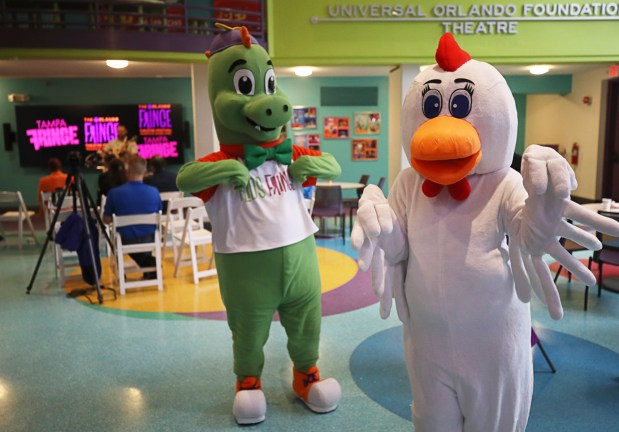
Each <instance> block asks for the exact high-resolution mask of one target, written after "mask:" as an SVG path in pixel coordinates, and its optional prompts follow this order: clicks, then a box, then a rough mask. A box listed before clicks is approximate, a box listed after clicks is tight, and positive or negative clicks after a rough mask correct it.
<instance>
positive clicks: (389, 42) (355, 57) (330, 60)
mask: <svg viewBox="0 0 619 432" xmlns="http://www.w3.org/2000/svg"><path fill="white" fill-rule="evenodd" d="M555 3H560V4H562V5H567V6H569V7H572V8H574V11H573V12H574V15H573V16H569V17H567V18H570V19H574V18H576V19H589V18H592V16H593V15H597V18H600V17H601V18H605V19H604V20H597V21H593V20H587V21H584V20H579V21H575V20H572V21H550V20H548V18H552V17H551V16H550V15H551V13H552V10H547V11H544V10H541V12H540V10H538V9H535V8H540V7H541V8H544V7H545V5H548V6H549V7H550V8H556V7H557V6H556V5H553V4H555ZM267 4H268V28H269V50H270V52H271V55H272V57H273V59H274V60H276V61H277V64H280V65H300V64H309V65H328V64H331V65H335V64H348V65H362V64H365V65H367V64H383V65H389V64H392V65H395V64H407V63H417V64H428V63H434V61H433V59H434V52H435V50H436V46H437V42H438V40H439V38H440V36H441V35H442V34H443V33H444V31H449V30H451V31H452V32H453V27H449V26H450V24H446V25H443V23H453V22H462V21H469V22H472V24H470V25H471V26H473V27H477V26H478V25H479V24H480V23H482V24H483V25H484V26H485V27H489V25H488V22H497V21H501V22H505V23H508V24H509V22H512V24H511V26H512V27H513V30H514V31H515V32H516V34H482V33H477V34H456V39H457V40H458V42H459V43H460V45H461V46H462V48H463V49H465V50H466V51H468V52H469V53H470V54H471V55H472V56H473V57H474V58H476V59H478V60H485V61H489V62H494V63H511V64H515V63H532V62H544V63H547V62H550V63H559V62H603V61H616V60H617V58H619V44H617V43H616V38H614V37H612V36H611V35H615V34H617V32H618V31H619V21H617V7H618V5H617V3H616V2H614V1H611V0H600V1H599V2H595V3H593V2H588V1H586V0H573V1H570V2H564V1H562V2H539V3H536V2H531V1H529V0H498V1H489V2H478V1H475V0H461V1H457V2H456V1H451V2H443V1H441V0H425V1H418V2H406V1H397V0H396V1H394V0H354V1H345V0H312V1H300V0H295V1H291V0H271V1H269V2H267ZM584 4H587V5H588V9H585V10H583V9H582V6H579V5H584ZM396 5H399V6H401V7H403V8H404V10H406V8H407V6H409V5H410V6H412V7H413V9H412V10H411V13H410V14H408V16H406V17H404V16H403V15H404V14H403V13H400V14H399V16H397V15H398V13H397V10H396V9H395V6H396ZM471 5H476V6H477V7H478V8H481V6H482V5H486V6H488V5H490V6H495V9H501V7H503V9H504V10H505V7H506V6H508V5H513V7H514V10H513V13H506V12H503V13H500V12H501V11H500V10H497V11H494V12H497V13H494V12H493V13H491V14H490V16H483V17H480V16H473V15H475V10H474V9H471ZM526 5H532V6H531V8H530V9H525V8H526V7H527V6H526ZM572 5H573V6H572ZM592 5H598V6H597V9H593V8H592ZM329 6H331V13H332V15H335V16H337V17H338V18H342V17H344V18H345V19H346V21H323V20H324V19H326V18H329V17H330V13H329ZM417 7H419V8H420V9H417ZM448 7H450V9H448ZM606 9H608V11H609V12H608V13H606V14H605V13H604V12H606ZM479 11H480V10H479V9H478V12H479ZM394 12H395V15H394ZM418 12H420V13H421V14H425V15H426V16H425V17H416V16H414V15H419V13H418ZM613 12H614V13H613ZM480 13H481V12H480ZM510 14H511V15H512V16H511V17H510V16H508V15H510ZM348 15H353V16H354V17H355V18H357V19H359V18H361V19H365V21H358V22H352V21H350V20H348V18H349V17H348ZM448 15H451V16H449V17H448ZM454 15H455V16H454ZM568 15H569V13H568ZM312 17H316V18H317V19H318V22H317V23H312V22H311V21H310V20H311V19H312ZM609 17H610V18H613V19H614V20H608V19H607V18H609ZM403 18H408V19H413V20H415V19H416V20H417V21H411V20H408V21H402V19H403ZM480 18H481V20H480ZM554 18H563V17H561V16H559V15H558V14H557V12H556V11H555V16H554ZM473 19H475V20H476V21H474V22H473V21H472V20H473ZM484 19H485V20H486V21H483V20H484ZM540 19H543V20H540ZM430 20H434V21H430ZM448 27H449V28H448ZM456 33H458V32H456ZM487 33H492V32H487Z"/></svg>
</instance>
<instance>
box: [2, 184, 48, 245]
mask: <svg viewBox="0 0 619 432" xmlns="http://www.w3.org/2000/svg"><path fill="white" fill-rule="evenodd" d="M4 206H7V207H17V210H9V211H5V212H3V213H2V214H0V228H2V222H17V239H18V242H19V248H20V249H21V247H22V243H23V237H24V221H26V222H27V223H28V228H29V229H30V233H31V234H32V238H33V239H34V243H35V244H39V242H38V241H37V237H36V235H35V233H34V227H33V226H32V220H31V219H30V216H34V211H28V209H27V208H26V204H25V203H24V198H23V197H22V195H21V192H19V191H17V192H9V191H0V207H4ZM0 231H2V232H3V231H4V230H2V229H0ZM5 234H6V233H5Z"/></svg>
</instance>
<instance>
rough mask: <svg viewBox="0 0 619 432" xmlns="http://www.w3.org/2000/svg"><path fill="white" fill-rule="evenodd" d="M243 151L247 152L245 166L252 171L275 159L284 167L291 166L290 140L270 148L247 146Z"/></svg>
mask: <svg viewBox="0 0 619 432" xmlns="http://www.w3.org/2000/svg"><path fill="white" fill-rule="evenodd" d="M243 150H244V152H245V164H246V165H247V169H248V170H250V171H251V170H253V169H254V168H257V167H259V166H260V165H262V164H263V163H264V162H265V161H266V160H269V159H275V160H276V161H277V162H279V163H281V164H284V165H290V163H291V162H292V140H291V139H290V138H288V139H287V140H284V141H282V142H281V143H280V144H278V145H276V146H274V147H269V148H263V147H260V146H259V145H252V144H245V145H244V146H243Z"/></svg>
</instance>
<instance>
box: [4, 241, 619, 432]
mask: <svg viewBox="0 0 619 432" xmlns="http://www.w3.org/2000/svg"><path fill="white" fill-rule="evenodd" d="M319 243H320V245H321V246H324V247H330V248H333V249H336V250H340V251H343V252H345V253H349V254H351V255H353V256H354V252H353V251H352V250H351V249H350V245H349V242H348V241H347V244H346V246H342V245H341V240H320V241H319ZM39 250H40V249H39V248H38V247H34V246H28V247H25V248H24V249H22V250H21V251H20V250H17V249H16V248H14V247H7V246H0V275H1V276H0V278H1V282H0V431H3V432H25V431H28V432H31V431H33V432H34V431H36V432H38V431H41V432H43V431H45V432H48V431H106V432H107V431H123V432H124V431H174V432H182V431H238V430H260V431H320V432H324V431H411V430H413V427H412V424H411V422H410V421H409V420H408V418H406V415H405V414H406V413H404V415H400V414H398V412H397V409H396V410H394V409H392V408H393V407H391V406H389V404H390V403H391V404H399V405H400V406H402V405H404V406H405V407H407V404H408V403H410V401H406V400H404V401H403V400H402V398H403V397H406V396H403V397H399V398H397V400H395V401H393V402H381V401H378V400H377V398H376V397H374V396H375V395H373V394H372V393H373V392H375V391H376V386H377V385H378V386H380V385H382V386H385V385H386V386H387V387H386V388H385V389H384V390H385V391H391V390H390V389H392V390H393V392H392V394H393V395H398V394H403V393H404V394H405V393H406V391H407V390H408V382H407V380H406V379H405V378H402V375H401V369H400V368H401V367H402V365H403V355H402V353H401V350H398V349H393V348H394V346H395V344H396V343H397V340H398V337H396V339H390V338H388V337H385V338H382V340H381V341H379V343H378V344H377V345H375V348H374V349H373V350H367V349H366V352H370V353H373V354H376V353H378V352H379V351H380V349H381V343H382V344H385V343H389V344H390V345H389V347H386V348H389V349H388V350H387V349H385V356H384V357H381V356H380V355H379V356H375V357H376V358H375V359H372V358H371V356H370V355H367V356H366V359H365V360H364V358H363V357H355V356H356V354H355V352H356V351H357V353H358V350H359V349H362V348H363V347H364V344H367V343H369V341H372V340H374V341H375V340H376V339H377V338H378V339H381V338H380V335H381V334H391V335H393V334H394V332H399V328H398V327H399V321H398V320H397V318H396V317H395V316H392V317H390V318H389V319H387V320H381V319H380V317H379V315H378V306H377V305H376V304H374V305H371V306H368V307H365V308H362V309H358V310H354V311H350V312H345V313H341V314H336V315H331V316H327V317H325V318H324V319H323V327H322V340H321V359H320V363H319V365H320V367H321V370H322V373H323V375H328V376H333V377H335V378H337V379H338V381H339V382H340V384H341V386H342V391H343V398H342V401H341V404H340V406H339V407H338V409H337V410H336V411H334V412H332V413H329V414H323V415H317V414H314V413H312V412H310V411H309V410H308V409H306V408H305V406H304V405H303V404H302V403H301V402H300V401H298V400H297V399H295V397H294V395H293V393H292V390H291V379H292V370H291V367H292V366H291V363H290V360H289V358H288V354H287V352H286V337H285V333H284V331H283V329H282V327H281V326H280V324H279V323H278V322H274V323H273V326H272V331H271V337H270V339H269V341H268V343H267V346H266V349H265V353H266V360H265V368H264V374H263V388H264V392H265V394H266V398H267V402H268V413H267V419H266V421H265V422H264V423H263V424H261V425H258V426H251V427H243V428H240V427H238V426H237V425H236V424H235V422H234V419H233V417H232V414H231V407H232V400H233V397H234V381H235V377H234V375H233V374H232V349H231V334H230V331H229V329H228V327H227V324H226V322H225V321H218V320H208V319H197V318H196V319H193V318H186V319H185V318H183V319H175V320H164V319H156V318H151V319H149V318H143V317H135V316H128V315H124V314H111V313H105V312H104V311H102V310H101V309H99V308H98V307H96V306H94V307H93V306H86V305H84V304H83V303H81V302H78V301H76V300H74V299H70V298H67V297H66V295H65V292H64V291H63V290H62V289H61V288H60V286H59V284H58V281H57V280H55V278H54V270H53V265H52V257H51V255H47V256H46V257H45V259H44V261H43V265H42V267H41V270H40V271H39V274H38V276H37V278H36V280H35V284H34V286H33V289H32V293H31V294H30V295H26V286H27V285H28V282H29V279H30V276H31V274H32V271H33V268H34V265H35V263H36V259H37V257H38V254H39ZM558 286H559V290H560V293H561V297H562V299H563V304H564V308H565V317H564V318H563V320H561V321H553V320H552V319H551V318H550V317H549V316H548V313H547V312H546V311H545V310H544V309H543V307H542V306H541V304H540V303H539V302H537V301H535V300H534V301H533V303H532V311H533V319H534V325H535V326H536V328H538V329H539V334H540V337H542V339H543V340H544V342H545V345H546V349H547V351H548V354H549V355H550V357H551V358H552V360H553V361H554V362H555V364H556V366H557V369H558V371H557V373H556V374H550V373H548V371H547V369H546V368H545V367H546V365H545V363H544V362H543V359H542V360H541V357H539V353H538V352H537V351H534V356H535V357H534V358H535V369H536V375H535V379H536V380H537V381H538V382H539V383H541V387H536V394H535V395H534V400H533V407H532V415H531V420H530V423H529V427H528V429H527V430H528V431H600V432H602V431H604V432H607V431H609V429H608V425H609V424H615V425H617V424H619V409H617V408H616V407H619V295H615V294H613V293H609V292H603V293H602V297H601V298H600V299H598V298H597V297H596V292H592V293H591V294H590V302H589V310H588V311H587V312H584V311H583V293H584V287H583V285H582V284H581V283H579V282H572V283H571V285H569V286H568V284H567V280H566V279H564V278H560V279H559V282H558ZM381 332H382V333H381ZM372 338H373V339H372ZM392 340H394V341H395V342H391V343H390V342H389V341H392ZM575 341H579V342H578V343H576V342H575ZM383 346H384V345H383ZM592 346H593V348H592ZM592 350H593V351H592ZM596 350H597V351H596ZM596 353H602V354H603V355H599V356H597V355H596ZM568 360H569V362H568ZM364 361H365V362H364ZM369 361H372V362H373V363H367V362H369ZM359 362H361V363H359ZM600 362H603V364H600ZM567 363H569V367H567ZM613 363H614V364H613ZM359 364H361V366H363V369H364V370H370V371H375V372H372V373H373V374H374V376H375V377H376V379H377V381H378V382H377V383H375V385H374V386H372V385H371V383H370V385H366V383H363V382H361V381H362V380H363V379H364V377H363V376H362V374H360V373H358V372H356V370H357V367H358V366H359ZM562 368H563V369H562ZM613 370H614V374H613ZM398 374H399V375H398ZM393 376H399V377H400V379H393ZM385 377H387V378H388V379H387V378H385ZM591 377H594V378H595V379H596V380H597V381H596V382H600V381H602V382H601V384H600V386H598V387H592V386H591V385H590V383H591V380H592V378H591ZM385 379H387V381H388V382H384V381H382V382H381V380H385ZM360 380H361V381H360ZM555 383H556V384H555ZM553 385H554V386H555V388H553V389H552V390H553V391H550V390H549V389H551V388H552V387H553ZM557 386H559V387H557ZM563 387H564V388H563ZM557 389H558V390H557ZM592 391H596V392H605V393H604V394H597V393H596V394H592V393H591V392H592ZM596 398H598V399H608V400H610V401H614V405H611V406H614V407H615V409H606V408H605V406H606V405H604V406H603V407H601V408H599V409H590V410H583V411H581V412H582V416H584V417H582V418H579V419H578V421H577V422H576V421H575V420H574V418H571V416H570V412H569V406H570V404H573V403H576V404H577V403H578V402H579V401H583V403H585V405H590V402H587V401H591V400H596ZM392 399H393V398H392ZM567 401H569V404H568V403H566V402H567ZM558 408H559V409H558ZM561 408H563V409H561ZM580 415H581V414H579V416H580ZM583 425H584V426H583ZM611 430H612V429H611ZM615 430H619V427H617V429H615Z"/></svg>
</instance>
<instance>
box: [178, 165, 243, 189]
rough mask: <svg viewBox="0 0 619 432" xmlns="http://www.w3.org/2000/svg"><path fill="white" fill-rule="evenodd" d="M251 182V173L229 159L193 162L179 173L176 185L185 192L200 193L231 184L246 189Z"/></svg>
mask: <svg viewBox="0 0 619 432" xmlns="http://www.w3.org/2000/svg"><path fill="white" fill-rule="evenodd" d="M248 182H249V171H247V168H246V167H245V165H243V164H242V163H241V162H239V161H237V160H234V159H228V160H221V161H217V162H200V161H193V162H189V163H186V164H185V165H183V166H182V167H181V169H180V170H179V171H178V176H177V177H176V185H177V186H178V188H179V189H180V190H182V191H183V192H190V193H191V192H200V191H202V190H204V189H207V188H209V187H211V186H215V185H218V184H222V183H229V184H231V185H233V186H235V187H245V186H247V183H248Z"/></svg>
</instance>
